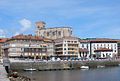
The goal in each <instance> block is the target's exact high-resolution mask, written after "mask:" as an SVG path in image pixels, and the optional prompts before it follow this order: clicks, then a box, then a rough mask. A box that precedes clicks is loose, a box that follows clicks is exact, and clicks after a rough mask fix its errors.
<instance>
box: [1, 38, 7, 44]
mask: <svg viewBox="0 0 120 81" xmlns="http://www.w3.org/2000/svg"><path fill="white" fill-rule="evenodd" d="M7 39H8V38H0V43H4V42H6V40H7Z"/></svg>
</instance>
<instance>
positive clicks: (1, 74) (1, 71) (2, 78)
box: [0, 64, 10, 81]
mask: <svg viewBox="0 0 120 81" xmlns="http://www.w3.org/2000/svg"><path fill="white" fill-rule="evenodd" d="M0 81H10V80H9V79H8V77H7V72H6V71H5V68H4V67H3V65H2V64H0Z"/></svg>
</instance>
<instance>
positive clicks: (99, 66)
mask: <svg viewBox="0 0 120 81" xmlns="http://www.w3.org/2000/svg"><path fill="white" fill-rule="evenodd" d="M104 67H105V66H101V65H99V66H97V68H104Z"/></svg>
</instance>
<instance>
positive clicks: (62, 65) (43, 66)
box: [10, 61, 120, 71]
mask: <svg viewBox="0 0 120 81" xmlns="http://www.w3.org/2000/svg"><path fill="white" fill-rule="evenodd" d="M119 63H120V62H119V61H52V62H34V61H33V62H11V63H10V68H11V69H12V70H23V69H29V68H34V69H37V70H40V71H42V70H65V69H66V70H67V69H80V67H81V66H89V67H90V68H96V67H97V66H105V67H111V66H118V65H119Z"/></svg>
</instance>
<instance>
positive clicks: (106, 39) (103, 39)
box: [79, 38, 118, 43]
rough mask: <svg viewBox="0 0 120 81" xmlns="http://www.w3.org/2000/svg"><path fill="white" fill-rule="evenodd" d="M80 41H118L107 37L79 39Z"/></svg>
mask: <svg viewBox="0 0 120 81" xmlns="http://www.w3.org/2000/svg"><path fill="white" fill-rule="evenodd" d="M79 41H80V42H83V43H85V42H91V43H94V42H95V43H99V42H118V40H116V39H108V38H95V39H80V40H79Z"/></svg>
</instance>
